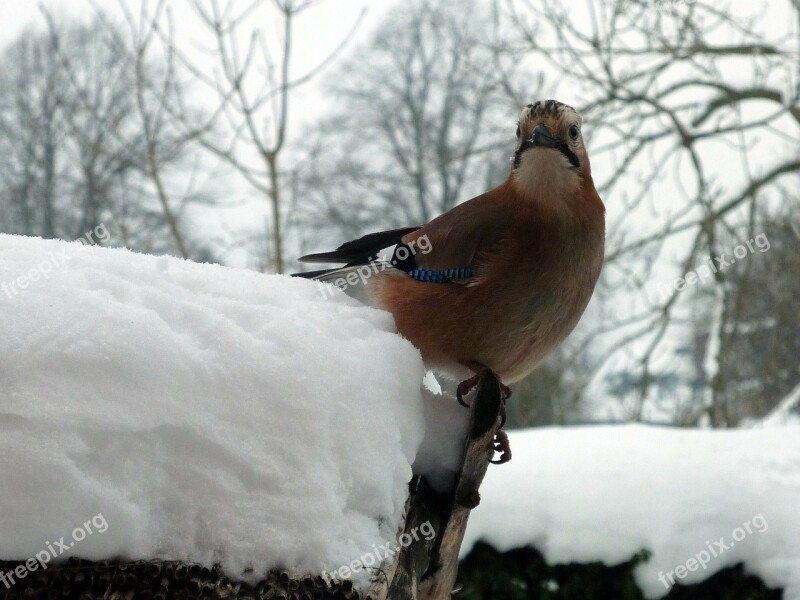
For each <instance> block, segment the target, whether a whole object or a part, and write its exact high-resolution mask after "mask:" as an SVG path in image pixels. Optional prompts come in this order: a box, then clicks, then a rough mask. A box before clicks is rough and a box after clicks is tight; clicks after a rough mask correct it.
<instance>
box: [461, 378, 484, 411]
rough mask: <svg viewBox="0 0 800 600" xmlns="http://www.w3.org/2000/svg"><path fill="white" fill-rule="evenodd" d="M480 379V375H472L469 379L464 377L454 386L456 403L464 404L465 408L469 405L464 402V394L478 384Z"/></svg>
mask: <svg viewBox="0 0 800 600" xmlns="http://www.w3.org/2000/svg"><path fill="white" fill-rule="evenodd" d="M480 379H481V378H480V375H473V376H472V377H470V378H469V379H465V380H464V381H462V382H461V383H459V384H458V387H457V388H456V400H458V403H459V404H460V405H461V406H465V407H467V408H469V407H470V405H469V404H468V403H466V402H464V396H466V395H467V394H469V393H470V392H471V391H472V390H473V389H474V388H475V386H477V385H478V383H479V382H480Z"/></svg>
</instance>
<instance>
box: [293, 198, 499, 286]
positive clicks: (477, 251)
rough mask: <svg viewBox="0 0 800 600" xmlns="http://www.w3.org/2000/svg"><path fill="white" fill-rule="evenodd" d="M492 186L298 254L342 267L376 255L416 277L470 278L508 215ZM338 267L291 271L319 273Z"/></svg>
mask: <svg viewBox="0 0 800 600" xmlns="http://www.w3.org/2000/svg"><path fill="white" fill-rule="evenodd" d="M493 192H496V190H493ZM493 192H487V193H486V194H483V195H481V196H478V197H476V198H473V199H472V200H468V201H467V202H464V203H463V204H460V205H458V206H456V207H455V208H453V209H451V210H449V211H448V212H446V213H444V214H443V215H441V216H439V217H437V218H435V219H434V220H433V221H431V222H430V223H428V224H427V225H422V226H415V227H404V228H400V229H392V230H389V231H381V232H378V233H370V234H368V235H365V236H363V237H360V238H358V239H356V240H352V241H350V242H345V243H344V244H342V245H341V246H339V247H338V248H337V249H336V250H333V251H332V252H320V253H317V254H307V255H306V256H303V257H301V258H300V259H299V260H300V261H302V262H327V263H345V267H344V268H345V269H346V268H350V267H355V266H358V265H366V264H369V263H372V262H373V261H380V262H385V263H386V264H385V266H386V267H387V268H393V269H398V270H400V271H404V272H406V273H407V274H409V275H410V276H412V277H414V278H415V279H419V280H421V281H430V282H434V283H443V282H455V283H470V282H471V281H474V279H475V278H476V277H477V276H478V275H479V273H480V271H481V267H482V266H483V264H485V262H486V260H487V259H488V257H489V256H491V255H492V253H493V252H494V251H496V249H497V248H498V247H500V246H501V245H502V242H503V238H504V234H505V232H506V231H507V229H508V224H509V222H510V219H511V218H512V213H513V210H512V208H511V207H510V206H509V205H508V203H507V202H504V201H503V195H502V194H496V193H493ZM387 249H389V250H390V251H391V254H389V253H387V252H386V251H387ZM382 251H383V252H382ZM384 253H385V254H384ZM341 269H342V268H336V269H326V270H323V271H314V272H312V273H297V274H296V275H298V276H301V277H308V278H314V279H316V278H325V277H330V276H332V275H334V274H338V273H339V272H340V271H341Z"/></svg>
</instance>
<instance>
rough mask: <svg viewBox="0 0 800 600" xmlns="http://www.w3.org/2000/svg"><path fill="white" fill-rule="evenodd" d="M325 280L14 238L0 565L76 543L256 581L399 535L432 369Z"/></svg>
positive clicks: (329, 565)
mask: <svg viewBox="0 0 800 600" xmlns="http://www.w3.org/2000/svg"><path fill="white" fill-rule="evenodd" d="M320 285H322V284H318V283H315V282H309V281H305V280H298V279H292V278H289V277H285V276H275V275H262V274H258V273H254V272H250V271H244V270H234V269H228V268H224V267H220V266H216V265H200V264H195V263H191V262H187V261H182V260H178V259H174V258H168V257H154V256H145V255H138V254H134V253H131V252H128V251H126V250H111V249H104V248H99V247H91V246H83V245H82V244H79V243H67V242H60V241H44V240H40V239H35V238H24V237H18V236H9V235H0V431H2V434H0V461H2V469H0V490H2V491H0V559H26V558H28V557H33V556H35V555H36V553H37V552H40V551H44V550H45V549H46V548H47V547H48V544H49V545H51V546H54V550H55V554H53V556H56V555H59V554H61V553H62V552H63V550H61V546H58V545H57V544H55V541H56V540H60V539H63V543H64V544H67V545H69V544H72V545H71V546H69V550H68V554H69V555H73V556H81V557H85V558H89V559H100V558H109V557H115V556H119V557H123V558H131V559H135V558H150V557H160V558H166V559H179V560H187V561H193V562H199V563H203V564H206V565H210V564H212V563H214V562H221V564H222V565H223V567H224V568H225V569H226V571H227V572H228V573H230V574H232V575H237V576H238V575H240V574H242V572H243V571H246V570H247V569H253V570H254V572H253V573H251V574H250V577H252V578H255V579H258V578H259V575H260V574H263V573H264V572H265V570H267V569H269V568H273V567H283V568H288V569H296V570H298V571H301V572H307V573H312V574H313V573H319V572H322V571H323V570H325V569H327V570H331V569H336V568H339V567H340V566H342V565H347V564H349V563H350V562H351V561H353V560H354V559H355V558H358V557H359V556H361V555H363V554H364V553H365V551H369V550H370V549H371V548H372V547H374V546H375V545H382V544H384V543H386V542H388V541H389V540H392V539H394V537H395V535H396V528H397V524H398V522H399V519H400V517H401V514H402V509H403V505H404V502H405V499H406V496H407V482H408V481H409V479H410V478H411V475H412V471H411V465H412V463H413V462H414V459H415V456H416V453H417V449H418V447H419V446H420V444H421V443H422V436H423V433H424V430H425V423H424V417H423V415H424V409H423V406H422V402H423V400H422V391H421V387H420V382H421V381H422V378H423V376H424V369H423V366H422V362H421V359H420V357H419V353H418V352H417V351H416V350H415V349H414V348H413V347H412V346H411V345H410V344H409V343H408V342H406V341H405V340H403V339H402V338H400V337H399V336H398V335H396V334H395V333H394V324H393V321H392V318H391V316H390V315H389V314H387V313H384V312H382V311H378V310H375V309H371V308H368V307H365V306H363V305H361V304H359V303H357V302H356V301H354V300H351V299H349V298H347V297H346V296H345V295H344V294H341V293H339V292H338V291H336V292H335V293H333V294H332V293H331V291H327V292H325V293H323V292H321V291H320V289H319V286H320ZM98 515H101V517H102V518H95V520H94V522H93V521H92V518H93V517H97V516H98ZM103 522H105V523H106V524H107V526H106V527H103V526H102V525H103ZM81 529H82V530H83V532H82V533H81V532H80V531H78V530H81ZM87 529H88V530H89V532H88V534H87V531H86V530H87ZM76 531H77V532H78V533H76ZM68 543H69V544H68ZM65 554H66V553H65ZM362 573H363V571H362Z"/></svg>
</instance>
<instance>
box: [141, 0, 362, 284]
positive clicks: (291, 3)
mask: <svg viewBox="0 0 800 600" xmlns="http://www.w3.org/2000/svg"><path fill="white" fill-rule="evenodd" d="M317 3H318V0H271V1H270V0H255V1H253V2H247V3H244V2H239V1H237V0H228V1H227V2H224V3H222V2H220V1H219V0H192V2H191V8H192V12H193V14H194V16H195V18H196V19H197V21H198V23H199V24H200V26H201V27H202V28H203V29H204V30H205V33H206V34H207V37H208V38H209V39H211V40H212V47H211V48H204V47H201V48H192V47H187V46H186V45H185V44H184V43H183V42H182V41H180V40H179V39H178V38H177V36H176V35H175V28H174V26H173V17H172V14H171V12H170V11H169V10H168V9H167V10H164V11H163V14H162V11H161V7H162V5H163V3H159V4H157V5H156V8H155V9H154V10H153V11H148V10H147V9H146V8H143V10H142V13H141V14H140V15H139V17H137V19H136V20H135V22H137V23H139V24H144V25H145V33H144V34H143V36H144V37H145V38H146V39H148V40H149V37H150V35H151V33H154V34H155V35H156V36H157V38H158V40H159V41H160V43H161V44H162V45H163V47H164V48H165V52H166V53H167V54H168V55H169V56H170V57H171V58H173V59H174V60H175V62H176V65H177V66H178V67H179V68H180V70H182V71H183V72H185V73H188V74H189V75H190V76H191V78H192V79H193V82H194V84H195V86H196V89H197V88H198V87H199V88H203V89H202V92H196V93H197V94H198V95H202V96H203V97H205V98H211V99H212V100H211V102H212V104H213V107H212V109H211V110H210V111H208V114H207V116H205V117H204V118H202V119H198V116H197V112H196V111H194V110H192V105H191V104H190V103H189V102H188V100H187V99H186V98H185V97H184V96H182V97H181V98H179V99H178V101H177V102H172V101H170V102H168V103H166V104H165V111H166V112H167V113H168V114H169V115H170V116H171V117H172V118H173V120H174V121H175V122H177V123H180V124H181V125H182V127H183V129H184V131H185V134H186V135H187V136H192V137H193V138H195V139H196V140H197V142H198V143H199V144H200V145H201V146H202V147H203V148H204V149H205V150H207V151H209V152H210V153H211V154H212V155H213V156H215V157H217V158H218V159H221V160H222V161H223V162H224V163H226V164H227V165H228V166H229V167H232V169H233V170H234V172H235V173H238V175H239V176H240V177H241V178H242V179H243V180H244V181H245V182H246V183H247V184H248V185H249V186H250V187H251V188H253V189H254V190H256V191H257V192H259V193H260V194H263V195H264V197H265V198H266V200H267V201H268V204H269V219H268V227H267V231H265V232H264V234H263V235H262V239H263V240H265V241H268V242H269V245H267V246H265V251H264V259H263V260H262V263H261V265H260V268H262V269H267V268H272V269H273V270H274V271H277V272H279V273H280V272H283V269H284V262H285V260H284V256H283V245H284V237H285V235H284V225H285V220H286V214H285V208H284V206H283V203H284V196H285V192H284V186H285V181H284V179H285V177H284V172H283V171H282V167H281V159H282V156H283V155H284V153H285V150H286V147H287V141H288V131H289V116H290V105H291V102H290V96H291V94H292V92H293V91H294V90H295V89H297V88H298V87H300V86H302V85H303V84H306V83H308V82H309V81H311V80H312V79H313V78H314V77H315V76H316V74H317V73H318V72H319V71H321V70H322V69H323V68H324V67H325V66H326V65H327V64H328V63H329V62H331V61H332V60H333V59H334V58H335V56H336V55H337V54H338V52H339V51H340V50H341V48H343V46H344V42H345V41H346V39H345V40H343V42H342V44H340V46H339V47H337V48H335V49H334V50H333V51H332V52H331V53H330V54H329V55H328V56H327V57H325V58H323V59H322V60H321V61H320V63H319V65H318V66H317V67H315V68H313V69H311V70H310V71H309V72H306V73H304V74H301V75H299V76H294V75H293V73H292V68H291V63H292V55H293V52H294V44H295V41H294V38H293V27H294V23H295V20H296V18H297V17H298V15H300V14H301V13H303V12H305V11H306V10H309V9H311V8H312V7H313V6H314V5H316V4H317ZM270 7H271V10H270ZM256 16H258V17H259V19H258V22H262V20H266V19H267V18H272V17H277V19H278V21H279V23H280V27H279V28H280V32H279V35H278V38H279V40H280V42H279V43H278V44H275V43H273V41H274V40H272V39H271V38H269V37H267V36H266V35H265V34H264V31H263V30H262V29H260V28H258V27H253V26H252V23H253V21H254V20H256ZM359 20H360V19H359ZM128 21H129V22H131V21H133V19H132V18H131V16H130V15H129V16H128ZM357 24H358V21H357V22H356V23H355V24H354V27H356V26H357ZM147 28H149V31H148V30H147ZM348 37H349V36H348ZM198 53H199V54H198ZM198 56H201V57H202V58H198ZM207 57H209V58H208V59H207Z"/></svg>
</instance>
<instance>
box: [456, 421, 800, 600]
mask: <svg viewBox="0 0 800 600" xmlns="http://www.w3.org/2000/svg"><path fill="white" fill-rule="evenodd" d="M510 441H511V448H512V450H513V452H514V459H513V460H512V461H511V462H510V463H508V464H507V465H503V466H502V467H501V468H492V469H489V472H488V474H487V476H486V479H485V481H484V484H483V486H482V488H481V504H480V505H479V506H478V508H476V509H475V510H474V511H472V514H471V516H470V520H469V525H468V527H467V532H466V536H465V538H464V544H463V546H462V549H461V550H462V553H463V554H466V553H468V552H469V550H470V549H471V548H472V546H473V545H474V543H475V542H476V541H477V540H480V539H482V540H485V541H487V542H488V543H490V544H492V545H493V546H494V547H495V548H497V549H499V550H501V551H506V550H510V549H512V548H519V547H522V546H527V545H533V546H535V547H536V548H537V549H538V550H539V551H540V552H542V553H543V554H544V556H545V558H546V560H547V561H548V562H549V563H550V564H558V563H569V562H573V561H574V562H592V561H602V562H604V563H605V564H608V565H612V564H618V563H620V562H623V561H626V560H628V559H630V558H631V557H632V556H633V555H634V554H635V553H636V552H638V551H639V550H641V549H643V548H646V549H648V550H650V551H651V552H652V553H653V555H652V556H651V557H650V559H649V561H648V562H646V563H644V564H642V565H640V566H639V567H638V568H637V571H636V579H637V583H638V584H639V586H640V587H641V589H642V590H643V591H644V592H645V594H647V595H648V597H651V598H657V597H660V596H663V595H665V594H666V593H667V592H668V587H667V586H669V585H670V581H669V577H668V575H667V574H668V573H669V572H672V573H673V575H672V578H673V581H679V582H681V583H684V584H691V583H697V582H699V581H702V580H703V579H706V578H708V577H710V576H711V575H712V574H713V573H715V572H716V571H718V570H720V569H722V568H724V567H728V566H731V565H734V564H736V563H739V562H743V563H744V565H745V569H746V570H747V571H748V572H750V573H754V574H756V575H758V576H759V577H761V578H762V579H763V580H764V581H765V583H766V584H767V585H768V586H770V587H782V588H785V598H786V600H797V599H798V598H800V545H799V544H798V543H797V542H798V540H800V428H797V427H785V428H770V429H748V430H728V431H719V430H717V431H710V430H682V429H670V428H656V427H646V426H639V425H625V426H596V427H574V428H546V429H537V430H526V431H518V432H512V433H511V434H510ZM720 543H721V544H722V545H721V546H720ZM706 557H707V558H706ZM701 561H702V562H703V563H705V566H704V567H703V566H701V565H700V562H701ZM677 567H681V570H680V571H678V569H677ZM664 580H666V582H667V584H666V585H665V584H664Z"/></svg>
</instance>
